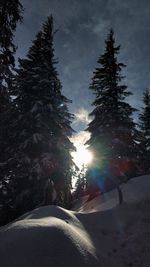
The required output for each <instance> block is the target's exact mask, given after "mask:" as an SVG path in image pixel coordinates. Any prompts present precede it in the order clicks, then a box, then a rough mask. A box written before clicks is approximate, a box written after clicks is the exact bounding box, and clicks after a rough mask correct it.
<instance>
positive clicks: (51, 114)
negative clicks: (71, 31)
mask: <svg viewBox="0 0 150 267" xmlns="http://www.w3.org/2000/svg"><path fill="white" fill-rule="evenodd" d="M53 38H54V31H53V18H52V16H50V17H49V18H48V20H47V22H46V23H45V24H44V25H43V29H42V31H40V32H39V33H38V34H37V36H36V39H35V40H34V41H33V44H32V46H31V48H30V49H29V52H28V54H27V57H26V59H20V60H19V68H18V70H17V77H16V80H15V85H16V99H15V100H14V104H15V107H16V111H15V114H14V118H13V121H12V123H11V134H10V140H12V146H11V147H10V148H9V151H8V153H9V155H12V156H13V157H12V159H11V158H10V159H9V164H8V166H7V169H8V172H7V179H9V189H10V191H11V205H12V206H13V209H14V210H16V215H17V216H18V215H19V214H21V213H24V212H26V211H28V210H31V209H33V208H34V207H36V206H38V205H40V203H42V201H43V195H44V188H45V185H46V183H47V181H48V180H49V179H51V181H52V182H53V183H54V187H55V190H56V192H57V196H58V199H59V204H60V202H61V205H65V206H67V204H68V199H69V197H70V194H71V193H70V189H71V176H72V166H73V161H72V157H71V155H70V152H71V151H72V150H73V149H74V147H73V144H72V143H71V142H70V140H69V137H70V136H71V135H72V133H73V130H72V128H71V126H70V125H71V122H72V119H73V115H72V114H70V113H69V111H68V107H67V105H68V103H70V102H71V101H70V100H68V99H67V98H66V97H65V96H63V94H62V92H61V91H62V86H61V83H60V80H59V78H58V73H57V70H56V67H55V65H56V63H57V61H56V60H55V57H54V47H53Z"/></svg>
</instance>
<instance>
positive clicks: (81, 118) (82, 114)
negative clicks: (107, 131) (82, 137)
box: [74, 108, 91, 124]
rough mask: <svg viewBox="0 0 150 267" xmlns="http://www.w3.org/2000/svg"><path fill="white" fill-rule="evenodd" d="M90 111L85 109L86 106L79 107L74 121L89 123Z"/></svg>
mask: <svg viewBox="0 0 150 267" xmlns="http://www.w3.org/2000/svg"><path fill="white" fill-rule="evenodd" d="M88 114H89V112H88V111H87V110H86V109H84V108H81V109H79V110H78V111H77V112H76V113H75V122H74V123H79V122H81V123H85V124H88V123H89V122H90V121H91V119H90V118H89V115H88Z"/></svg>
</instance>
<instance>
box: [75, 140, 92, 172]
mask: <svg viewBox="0 0 150 267" xmlns="http://www.w3.org/2000/svg"><path fill="white" fill-rule="evenodd" d="M75 146H76V151H75V152H72V157H73V161H74V162H75V164H76V165H77V166H78V167H79V169H81V168H82V167H83V165H84V167H86V166H87V165H88V164H90V163H91V162H92V159H93V155H92V153H91V152H90V151H89V150H88V148H87V147H86V146H85V145H82V144H75Z"/></svg>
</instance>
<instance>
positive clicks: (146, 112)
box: [139, 90, 150, 174]
mask: <svg viewBox="0 0 150 267" xmlns="http://www.w3.org/2000/svg"><path fill="white" fill-rule="evenodd" d="M143 102H144V107H143V111H142V113H141V114H140V116H139V119H140V123H139V126H140V137H141V138H140V162H139V165H140V167H141V169H142V172H143V173H144V174H146V173H149V172H150V164H149V162H150V160H149V159H150V92H149V91H148V90H146V91H145V92H144V95H143Z"/></svg>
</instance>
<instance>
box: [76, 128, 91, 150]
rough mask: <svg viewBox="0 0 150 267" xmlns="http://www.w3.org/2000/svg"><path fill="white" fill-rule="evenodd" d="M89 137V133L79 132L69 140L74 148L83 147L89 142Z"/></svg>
mask: <svg viewBox="0 0 150 267" xmlns="http://www.w3.org/2000/svg"><path fill="white" fill-rule="evenodd" d="M90 136H91V134H90V133H89V132H85V131H81V132H79V133H77V134H75V135H74V136H73V137H72V138H71V142H73V144H74V145H75V146H78V145H84V144H85V143H86V142H87V140H89V138H90Z"/></svg>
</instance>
